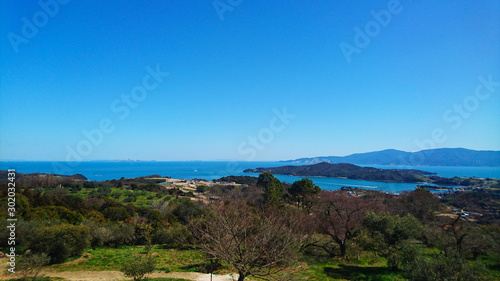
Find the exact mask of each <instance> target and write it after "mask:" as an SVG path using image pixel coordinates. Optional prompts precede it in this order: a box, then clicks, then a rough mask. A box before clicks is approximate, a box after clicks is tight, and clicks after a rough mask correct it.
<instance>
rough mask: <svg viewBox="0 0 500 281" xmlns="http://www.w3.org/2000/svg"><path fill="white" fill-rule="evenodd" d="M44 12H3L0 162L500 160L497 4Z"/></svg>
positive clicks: (78, 5) (164, 6) (187, 4)
mask: <svg viewBox="0 0 500 281" xmlns="http://www.w3.org/2000/svg"><path fill="white" fill-rule="evenodd" d="M42 2H49V3H57V7H56V6H54V5H47V7H45V10H47V11H45V10H44V8H43V7H42V6H40V4H38V1H2V2H1V7H0V10H1V61H0V76H1V80H0V99H1V104H0V159H2V160H7V159H10V160H14V159H15V160H49V161H52V160H64V159H66V158H68V157H69V158H68V159H73V158H74V157H75V156H74V154H72V153H76V154H78V155H77V157H80V158H81V159H82V160H102V159H140V160H218V159H237V160H282V159H293V158H299V157H310V156H326V155H347V154H351V153H357V152H368V151H374V150H382V149H388V148H394V149H400V150H405V151H417V150H420V147H421V146H423V145H422V144H420V145H419V144H418V143H419V142H420V143H422V142H423V141H424V140H426V139H431V138H432V136H433V134H434V135H435V136H434V137H435V140H433V141H432V142H429V141H427V142H426V144H427V145H428V147H465V148H470V149H478V150H500V130H499V129H500V114H499V113H500V84H495V83H496V82H493V83H483V84H488V87H489V89H490V90H488V87H485V86H480V85H483V84H481V82H480V79H479V77H483V78H484V79H485V80H489V79H491V80H493V81H498V82H500V17H499V14H500V2H499V1H497V0H487V1H472V0H468V1H455V0H454V1H451V0H450V1H409V0H405V1H403V0H402V1H400V2H399V5H398V4H397V3H396V2H394V1H331V0H329V1H319V0H318V1H286V2H283V1H262V0H254V1H247V0H242V1H236V0H233V1H230V2H231V3H233V4H238V3H239V2H241V4H239V5H236V6H234V7H230V6H228V5H229V4H228V2H227V0H221V1H218V2H216V4H218V7H219V9H224V8H228V7H230V9H229V10H227V11H225V12H224V10H219V13H218V11H217V10H216V8H215V7H214V3H213V2H212V1H211V0H209V1H115V0H109V1H70V2H69V3H64V2H66V1H62V0H60V2H54V1H52V2H51V1H48V0H42ZM132 2H133V3H132ZM221 3H222V4H221ZM224 5H225V6H224ZM389 7H390V8H389ZM382 10H384V12H382V14H381V15H387V13H389V14H390V15H391V19H390V21H389V20H387V18H384V19H385V22H382V23H383V25H385V26H382V25H381V24H380V23H377V24H374V22H373V21H374V20H375V18H374V15H373V14H372V11H373V12H377V13H378V12H379V11H382ZM386 11H387V12H386ZM49 13H50V14H51V15H49ZM221 18H223V20H221ZM381 18H383V17H382V16H381ZM31 24H33V26H34V27H35V28H36V29H37V30H36V31H35V32H34V31H33V30H30V28H29V27H30V25H31ZM35 24H36V25H35ZM33 26H31V27H33ZM37 26H38V27H37ZM366 27H368V28H371V29H369V32H370V33H371V35H366V34H364V35H363V36H368V38H369V40H370V41H369V43H367V42H362V40H361V39H359V38H355V37H356V36H358V37H360V35H359V34H358V35H357V32H356V28H359V30H362V31H363V33H365V31H364V30H365V29H366ZM377 28H378V29H377ZM23 32H24V35H23ZM30 32H31V33H30ZM370 36H373V37H370ZM28 37H30V38H28ZM356 39H358V40H357V41H356ZM358 41H359V42H358ZM356 43H358V45H356ZM342 44H344V46H346V44H347V45H350V46H352V48H357V49H356V52H355V53H352V54H351V55H350V56H348V57H349V58H350V62H348V60H347V59H346V56H345V55H344V53H343V50H342V48H341V47H340V46H341V45H342ZM351 50H352V49H351ZM16 51H17V52H16ZM344 51H345V50H344ZM148 66H149V67H150V68H152V69H153V70H154V69H155V68H157V67H159V69H160V71H162V72H168V73H169V75H168V76H166V77H159V80H161V83H159V84H158V85H155V84H156V80H154V79H150V77H149V76H147V75H149V74H148V71H147V70H146V68H147V67H148ZM490 75H491V78H490V77H489V76H490ZM157 78H158V77H157ZM144 79H145V80H146V82H147V85H148V87H149V88H150V89H151V90H147V96H145V97H144V96H141V97H140V101H138V102H134V101H133V100H132V102H131V103H129V104H127V103H125V101H122V100H121V99H122V96H130V95H131V92H132V91H134V89H135V90H138V89H140V88H137V86H139V87H141V86H142V85H143V80H144ZM152 85H155V86H156V87H152ZM478 87H480V88H479V91H478V93H479V97H481V99H479V98H478V97H477V96H476V95H475V91H476V88H478ZM153 88H154V89H153ZM143 89H144V88H143ZM136 93H140V92H137V91H136ZM464 103H465V104H466V106H465V107H464V106H463V104H464ZM130 104H131V105H130ZM455 105H458V106H460V107H462V108H463V109H462V111H460V109H457V108H455ZM132 106H133V107H134V108H132ZM284 108H286V111H287V112H288V114H290V115H294V116H295V117H294V118H290V119H286V120H285V121H286V122H285V123H287V124H285V123H283V121H282V120H281V119H277V117H276V113H275V111H276V110H277V111H283V109H284ZM273 110H274V111H273ZM126 111H128V113H126ZM103 120H104V121H103ZM101 122H104V123H105V124H104V127H105V128H106V129H108V131H107V132H103V131H102V130H101V129H100V127H99V124H100V123H101ZM108 127H112V128H113V130H112V131H111V130H110V129H109V128H108ZM98 129H99V130H101V131H100V133H96V134H94V135H92V136H91V138H90V139H89V138H88V137H87V136H85V135H84V134H83V131H84V130H86V131H88V132H94V133H95V130H98ZM436 130H437V132H436ZM101 133H102V137H101V136H99V134H101ZM252 136H255V138H256V140H254V142H252V141H251V139H249V137H252ZM92 137H93V138H94V139H92ZM259 137H260V138H259ZM92 141H93V142H92ZM89 144H90V146H89ZM78 149H79V150H78ZM71 151H73V152H71ZM78 151H79V152H78ZM68 155H70V156H68Z"/></svg>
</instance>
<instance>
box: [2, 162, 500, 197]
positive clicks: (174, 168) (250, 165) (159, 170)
mask: <svg viewBox="0 0 500 281" xmlns="http://www.w3.org/2000/svg"><path fill="white" fill-rule="evenodd" d="M284 165H304V164H291V163H285V162H256V161H241V162H237V161H82V162H48V161H10V162H6V161H0V170H7V169H15V170H16V172H18V173H53V174H63V175H73V174H82V175H84V176H85V177H87V178H88V179H89V180H92V181H103V180H112V179H120V178H122V177H124V178H134V177H140V176H148V175H160V176H164V177H172V178H176V179H195V178H197V179H206V180H214V179H219V178H221V177H224V176H229V175H237V176H258V174H254V173H244V172H243V171H244V170H245V169H255V168H261V167H278V166H284ZM360 166H370V167H375V168H380V169H418V170H422V171H427V172H431V173H436V174H437V175H438V176H442V177H455V176H457V177H478V178H497V179H500V167H455V166H453V167H451V166H446V167H443V166H386V165H360ZM275 177H276V178H278V179H279V180H281V181H285V182H288V183H293V182H294V181H297V180H300V179H302V177H295V176H285V175H275ZM309 178H310V179H311V180H312V181H313V182H314V183H315V184H316V185H318V186H319V187H320V188H321V189H323V190H336V189H340V188H341V187H344V186H349V187H358V188H363V189H372V190H378V191H384V192H389V193H400V192H402V191H411V190H414V189H415V188H416V186H417V185H418V184H416V183H387V182H377V181H364V180H351V179H341V178H326V177H309Z"/></svg>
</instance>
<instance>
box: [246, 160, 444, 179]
mask: <svg viewBox="0 0 500 281" xmlns="http://www.w3.org/2000/svg"><path fill="white" fill-rule="evenodd" d="M243 172H245V173H263V172H268V173H271V174H276V175H288V176H299V177H328V178H347V179H354V180H367V181H383V182H409V183H420V182H434V181H436V180H442V179H443V178H440V177H437V176H435V175H436V174H435V173H431V172H426V171H421V170H415V169H378V168H372V167H360V166H356V165H353V164H347V163H341V164H330V163H326V162H322V163H318V164H313V165H304V166H291V165H288V166H281V167H275V168H256V169H246V170H244V171H243Z"/></svg>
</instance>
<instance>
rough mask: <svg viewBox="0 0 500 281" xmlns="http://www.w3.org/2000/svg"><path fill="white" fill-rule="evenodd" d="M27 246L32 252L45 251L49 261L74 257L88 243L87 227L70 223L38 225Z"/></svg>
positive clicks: (53, 261)
mask: <svg viewBox="0 0 500 281" xmlns="http://www.w3.org/2000/svg"><path fill="white" fill-rule="evenodd" d="M34 233H36V235H33V237H32V239H31V241H30V243H29V245H30V246H29V248H30V249H31V250H32V251H33V253H35V254H36V253H45V254H47V255H48V256H49V257H50V261H51V263H59V262H63V261H64V260H66V259H67V258H69V257H75V256H79V255H81V254H82V252H83V251H84V250H85V249H86V248H87V247H88V246H89V245H90V233H89V228H88V227H86V226H76V225H70V224H60V225H54V226H46V227H40V228H38V229H36V230H35V231H34Z"/></svg>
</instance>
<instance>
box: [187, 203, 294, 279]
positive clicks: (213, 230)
mask: <svg viewBox="0 0 500 281" xmlns="http://www.w3.org/2000/svg"><path fill="white" fill-rule="evenodd" d="M295 223H296V222H295V221H294V220H293V219H291V220H288V216H286V215H285V214H283V213H282V211H279V210H276V209H274V208H268V209H267V210H265V211H262V210H258V209H255V208H251V207H249V206H248V205H247V204H245V202H228V203H227V204H215V203H214V204H213V205H211V206H210V207H209V208H208V211H207V215H206V217H205V218H204V219H203V220H199V221H196V222H195V221H193V222H191V224H190V225H189V226H190V229H191V232H192V233H193V235H195V236H196V238H197V239H198V240H199V242H200V245H201V250H202V251H203V252H205V253H206V254H208V255H209V256H210V257H211V258H214V259H220V260H223V261H225V262H227V263H229V264H230V265H232V266H233V267H234V268H236V270H237V271H238V274H239V278H238V280H239V281H243V280H244V279H245V278H246V277H247V276H249V275H252V276H255V277H265V276H271V275H273V274H274V273H275V272H276V271H278V270H279V269H280V268H282V267H284V266H286V265H289V264H290V263H292V262H294V261H296V260H297V256H298V252H299V245H300V242H301V238H300V237H298V235H296V234H295V233H294V231H293V230H292V229H293V228H294V224H295Z"/></svg>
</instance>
